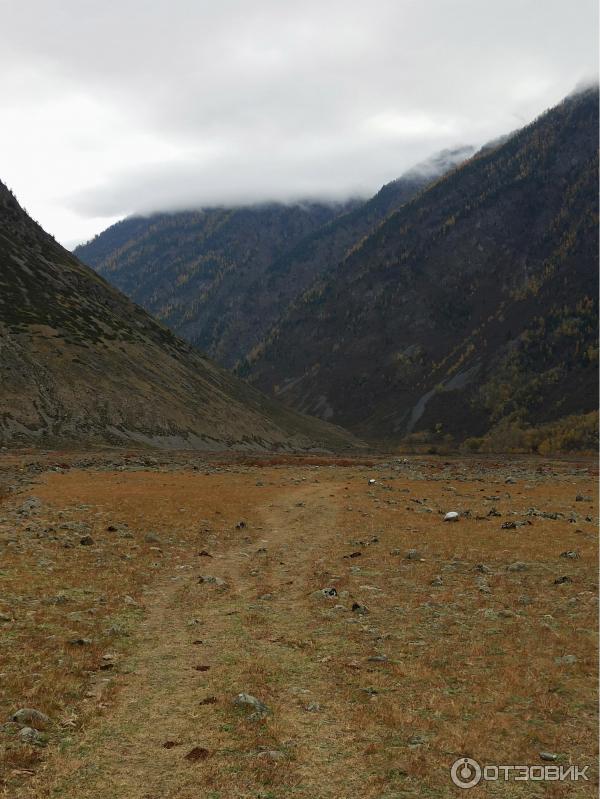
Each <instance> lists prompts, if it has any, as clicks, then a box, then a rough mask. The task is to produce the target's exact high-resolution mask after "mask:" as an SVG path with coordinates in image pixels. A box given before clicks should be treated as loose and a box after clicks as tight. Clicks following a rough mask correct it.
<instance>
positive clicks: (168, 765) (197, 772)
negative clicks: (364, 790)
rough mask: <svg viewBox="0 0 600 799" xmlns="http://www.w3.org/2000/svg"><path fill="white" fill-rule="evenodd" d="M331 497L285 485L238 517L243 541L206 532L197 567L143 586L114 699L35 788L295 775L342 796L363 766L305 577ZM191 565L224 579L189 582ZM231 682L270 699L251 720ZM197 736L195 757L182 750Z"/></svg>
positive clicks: (177, 786) (175, 791) (145, 786)
mask: <svg viewBox="0 0 600 799" xmlns="http://www.w3.org/2000/svg"><path fill="white" fill-rule="evenodd" d="M335 490H336V491H339V487H335ZM335 508H336V503H335V502H332V501H331V491H329V490H327V493H325V492H324V489H323V488H322V487H317V488H312V487H310V488H296V489H293V490H289V489H288V490H287V492H285V493H282V494H280V495H279V496H278V499H277V503H276V505H275V506H274V507H270V508H267V509H264V510H262V512H260V514H259V515H260V516H262V522H263V524H262V525H259V526H260V527H262V528H263V529H261V530H259V531H258V532H255V531H254V529H253V528H254V525H252V524H249V525H248V529H247V531H245V532H247V535H244V536H243V538H244V539H245V540H244V541H243V544H244V546H243V547H241V548H240V546H239V542H235V543H233V544H232V543H230V542H223V543H222V544H220V545H215V547H214V557H213V558H207V557H206V558H204V559H203V563H202V567H203V568H202V569H199V568H198V565H197V562H194V561H191V562H190V563H185V562H183V563H178V564H176V566H175V570H174V573H172V574H171V575H169V576H168V577H166V578H164V579H162V580H161V581H160V582H159V583H158V584H157V585H155V586H154V587H152V588H150V589H149V590H147V591H146V593H145V610H146V618H145V621H144V622H143V624H142V626H141V630H140V631H139V634H138V635H137V638H136V645H135V647H134V651H133V654H132V655H131V657H130V658H129V660H128V662H126V663H124V664H123V665H122V668H123V670H124V671H125V672H126V674H125V675H123V676H122V677H120V678H117V681H116V685H117V691H118V692H117V697H116V701H115V702H114V704H113V705H112V707H111V709H110V712H109V713H108V714H106V715H105V716H103V717H102V718H101V719H100V720H99V721H98V722H97V723H95V724H92V725H91V726H90V727H89V728H88V729H86V730H85V732H84V734H83V736H82V737H81V739H80V740H79V742H78V745H77V747H76V748H75V750H74V751H69V752H68V753H65V754H64V755H63V756H61V762H60V768H59V771H60V776H56V777H53V778H52V779H51V782H50V783H48V782H47V781H45V784H44V785H43V786H41V785H40V786H39V788H38V790H40V791H42V790H43V791H44V795H46V793H47V794H48V795H51V796H68V797H77V799H88V798H89V799H91V798H92V797H94V799H96V798H97V797H104V796H106V797H107V796H108V795H109V794H110V797H111V799H169V798H171V797H172V798H173V799H175V797H177V799H185V797H190V799H191V797H198V795H199V793H198V791H199V788H200V787H202V788H203V789H204V792H203V793H202V794H200V795H202V796H214V797H223V798H225V797H240V798H241V797H245V796H248V797H250V796H252V797H256V796H271V795H273V796H274V795H275V794H271V793H269V791H270V790H277V786H280V785H283V784H285V785H286V786H287V790H288V791H292V793H288V795H293V793H295V791H294V788H293V786H294V785H295V786H296V787H297V790H298V792H299V794H301V795H305V793H306V791H307V790H308V791H311V793H310V795H311V796H312V797H315V799H316V797H318V796H319V797H320V796H322V797H340V796H342V795H346V793H345V792H346V791H350V793H348V794H347V795H352V790H351V784H352V783H354V782H356V783H357V787H358V784H359V783H360V781H361V775H360V773H357V772H354V773H353V772H352V770H351V769H350V770H349V771H348V770H346V769H345V768H344V762H345V761H348V762H350V761H351V760H352V759H353V758H354V757H355V752H354V751H353V748H354V742H356V739H357V732H356V728H355V727H354V724H353V723H351V720H349V719H348V717H347V713H346V712H345V710H344V708H343V707H342V708H340V707H339V703H340V702H342V703H343V700H344V696H343V695H342V696H335V694H336V691H337V689H338V687H339V686H338V685H337V683H338V679H337V676H336V673H335V672H330V671H329V670H328V668H327V663H328V660H330V658H331V654H329V655H328V646H327V642H326V641H325V642H324V644H325V645H324V646H323V645H319V642H318V640H316V639H315V638H314V637H312V636H313V635H314V633H315V630H314V629H312V630H311V629H310V628H311V627H313V624H311V623H310V615H309V614H308V613H307V609H306V605H307V603H311V602H312V603H313V604H314V602H315V600H314V599H313V598H311V597H307V591H306V587H307V585H308V584H310V583H311V582H312V575H313V574H314V573H315V572H316V573H318V572H319V570H320V567H321V565H322V564H320V563H319V560H320V559H319V550H320V549H323V550H326V549H328V547H329V546H330V545H331V543H332V541H331V539H334V538H335V537H336V535H337V536H339V531H337V530H336V525H335V517H336V510H335ZM316 542H318V544H317V546H316V547H315V543H316ZM205 564H206V565H205ZM200 572H203V573H204V574H210V575H213V576H216V577H218V578H221V579H224V580H226V584H227V587H221V586H218V585H214V584H210V583H203V584H199V582H198V575H199V573H200ZM259 597H264V598H262V599H260V598H259ZM318 612H319V611H318V609H317V613H318ZM316 633H317V635H318V634H319V630H318V629H317V630H316ZM207 666H208V669H207V670H203V671H197V670H196V668H197V667H200V668H202V669H204V668H205V667H207ZM127 672H128V673H127ZM240 691H245V692H248V693H251V694H253V695H257V696H258V697H260V698H261V699H262V700H264V701H265V702H266V703H267V705H268V706H269V707H272V708H273V709H274V711H275V712H274V713H273V715H272V716H269V717H267V718H266V719H265V720H263V721H249V720H247V718H246V716H247V715H248V714H247V713H245V712H244V711H243V710H239V709H237V708H236V707H234V705H233V702H232V700H233V698H234V696H235V695H236V694H237V693H238V692H240ZM203 702H206V704H203ZM307 708H310V709H307ZM358 737H360V736H358ZM165 744H166V745H167V746H165ZM173 744H176V745H173ZM196 747H198V748H200V749H201V750H203V751H201V752H200V759H199V760H188V759H186V757H185V756H186V755H188V754H189V753H190V752H191V751H192V750H193V749H194V748H196ZM29 787H30V790H31V789H32V788H33V786H31V785H30V786H29Z"/></svg>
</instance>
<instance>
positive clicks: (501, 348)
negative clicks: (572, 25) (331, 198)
mask: <svg viewBox="0 0 600 799" xmlns="http://www.w3.org/2000/svg"><path fill="white" fill-rule="evenodd" d="M597 135H598V93H597V89H590V90H588V91H586V92H583V93H581V94H579V95H577V96H573V97H570V98H568V99H567V100H565V101H564V102H563V103H562V104H561V105H559V106H558V107H556V108H555V109H553V110H551V111H549V112H548V113H546V114H545V115H543V116H542V117H540V118H539V119H538V120H537V121H535V122H534V123H533V124H531V125H529V126H528V127H526V128H524V129H523V130H521V131H519V132H518V133H516V134H514V135H512V136H511V137H509V138H508V139H506V140H505V141H503V142H502V143H501V144H499V145H498V146H497V147H491V148H485V149H484V150H482V151H481V152H480V153H479V154H478V155H477V156H476V157H474V158H472V159H471V160H469V161H467V162H466V163H465V164H464V165H462V166H460V167H459V168H458V169H456V170H455V171H453V172H451V173H450V174H448V175H447V176H445V177H443V178H441V179H440V180H438V181H436V182H435V183H434V184H433V185H432V186H431V187H429V188H428V189H427V190H426V191H424V192H422V193H421V194H419V195H418V196H417V197H416V198H414V199H413V200H412V201H411V202H409V203H407V204H405V205H404V206H403V207H402V208H400V209H399V210H398V211H396V212H395V213H393V214H391V215H390V216H389V217H388V218H387V219H386V221H385V222H384V223H383V224H381V225H380V226H379V227H378V228H377V229H376V230H375V231H374V232H373V233H372V234H371V235H370V236H368V237H367V238H366V239H364V240H363V241H362V242H361V243H360V245H359V246H358V247H356V248H355V249H354V250H353V251H352V252H351V253H350V254H349V255H348V256H347V257H346V258H345V259H344V261H343V262H342V263H341V264H340V265H339V267H338V268H337V269H336V270H333V271H332V272H330V273H329V274H327V275H326V276H325V277H324V278H323V279H322V280H320V281H317V282H316V283H315V284H314V285H313V286H312V287H311V289H310V290H309V291H307V292H306V293H305V294H304V295H303V296H302V297H301V298H300V299H299V300H298V301H297V302H296V303H295V304H294V306H293V308H292V309H291V310H290V311H289V313H288V314H287V315H286V317H285V318H284V319H283V320H282V321H281V323H280V324H279V325H278V326H277V327H276V328H275V329H274V330H273V331H272V332H271V334H270V336H269V337H267V338H266V339H265V341H264V342H263V343H262V344H261V346H260V347H258V348H257V349H256V351H255V352H254V353H253V356H252V357H251V358H250V359H248V361H247V362H246V363H245V364H244V365H243V367H242V369H241V371H242V372H243V373H244V374H248V375H250V377H251V380H253V381H254V382H255V384H256V385H258V386H260V387H261V388H263V389H264V390H267V391H270V392H272V393H274V394H275V395H276V396H278V397H279V398H281V399H284V400H285V401H286V402H288V403H289V404H290V405H292V406H293V407H295V408H297V409H302V410H304V411H307V412H311V413H316V414H319V415H321V416H322V417H323V418H328V419H332V420H335V421H336V422H338V423H340V424H343V425H345V426H349V427H350V428H351V429H354V430H357V431H360V432H361V433H362V434H364V435H367V436H369V437H371V438H385V439H388V440H389V438H390V437H391V438H395V437H397V438H400V437H403V436H405V435H406V434H411V433H412V434H413V435H415V434H417V433H418V434H419V435H421V436H422V438H423V439H424V440H427V439H430V440H435V439H439V438H445V439H447V440H454V441H456V440H462V439H464V438H466V437H473V436H475V437H477V436H482V435H484V434H489V432H490V430H495V431H503V430H504V431H505V434H507V433H508V432H509V431H510V429H511V427H515V426H516V427H519V428H523V429H526V428H528V427H531V426H535V425H540V424H545V423H549V422H553V421H555V420H557V419H561V418H564V417H567V416H569V415H578V414H583V413H586V412H588V411H593V410H594V409H595V408H596V407H597V394H596V384H597V383H596V381H597V358H598V347H597V289H598V270H597V266H598V263H597V238H598V196H597V179H598V153H597ZM476 445H477V442H474V446H476Z"/></svg>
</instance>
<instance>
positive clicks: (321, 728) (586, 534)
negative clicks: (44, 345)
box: [0, 454, 598, 799]
mask: <svg viewBox="0 0 600 799" xmlns="http://www.w3.org/2000/svg"><path fill="white" fill-rule="evenodd" d="M61 457H62V460H61ZM160 458H161V460H160V462H158V461H155V460H154V459H147V460H144V457H143V456H140V457H139V458H136V457H134V456H129V457H127V456H125V455H123V456H119V457H118V458H117V457H116V456H115V458H113V460H112V461H111V460H110V459H107V458H106V457H103V456H100V455H89V456H87V459H86V458H83V457H75V456H68V455H63V456H56V454H54V455H48V456H45V457H41V456H36V458H34V459H32V458H31V457H30V456H27V455H18V456H17V455H15V456H6V459H5V461H4V463H3V471H2V474H1V476H2V481H3V482H2V485H3V486H4V493H3V494H2V502H1V505H0V557H1V561H0V619H1V620H0V635H1V636H2V650H1V662H0V714H1V719H0V724H2V723H3V722H4V721H6V722H7V723H6V724H4V726H3V727H2V726H0V747H1V753H2V757H3V770H2V771H0V775H1V776H0V796H5V797H10V798H11V799H13V797H15V799H17V798H18V799H22V797H27V799H30V798H31V799H38V798H39V799H41V798H42V797H44V798H46V797H47V798H50V797H69V799H71V798H72V799H100V798H101V797H102V798H103V797H110V799H192V798H193V799H197V797H200V796H201V797H207V798H210V799H245V798H246V797H248V799H249V798H250V797H253V798H254V799H256V798H257V797H261V798H262V799H268V798H270V799H284V798H287V797H298V798H302V799H346V798H347V799H354V797H366V798H367V799H370V798H371V797H372V798H373V799H397V798H398V797H413V796H424V797H446V796H457V795H464V793H465V792H464V791H460V790H459V789H458V788H455V787H454V786H453V785H452V783H451V781H450V774H449V769H450V765H451V764H452V762H453V761H454V760H455V759H456V758H457V757H459V756H469V757H473V758H475V759H476V760H478V761H479V762H480V763H483V764H485V763H489V764H512V763H514V764H541V763H543V762H544V761H543V760H542V759H541V758H540V753H542V752H544V753H550V754H552V755H556V760H555V761H553V762H556V763H557V764H563V765H568V764H578V765H581V766H583V765H588V764H589V765H590V769H589V770H588V776H589V778H590V779H589V781H588V782H585V781H580V782H578V783H569V784H559V783H540V782H537V783H527V784H526V785H524V784H522V783H508V784H504V783H503V784H496V785H494V784H493V783H488V784H486V785H482V786H480V787H478V788H477V791H478V792H479V794H480V795H482V794H485V795H494V796H500V795H502V796H508V797H511V796H513V795H514V796H525V795H526V796H547V797H561V796H595V795H596V793H597V768H596V765H595V764H596V757H597V746H596V725H597V715H596V702H597V697H596V684H597V682H596V680H597V658H596V652H597V569H598V561H597V523H598V508H597V502H596V490H597V489H596V474H597V470H596V468H595V465H592V464H591V463H589V462H586V463H583V462H581V463H575V462H569V461H542V460H518V461H512V462H507V461H502V460H499V459H495V460H481V459H479V460H477V459H472V460H468V459H466V460H459V459H438V458H410V459H408V460H406V459H401V458H392V459H389V460H387V461H384V460H383V459H377V458H375V459H372V460H371V461H370V462H369V463H368V464H361V463H360V462H358V461H357V462H353V461H352V460H349V462H346V461H344V462H341V463H340V462H338V463H335V462H334V461H331V462H328V461H327V459H323V461H322V462H319V461H317V463H315V462H313V463H306V462H302V461H295V460H294V459H293V458H289V459H282V460H283V463H282V462H280V461H279V460H277V459H273V461H274V462H253V461H252V460H250V459H248V460H246V461H245V462H230V463H229V462H217V461H212V462H211V461H201V460H199V459H194V457H192V456H189V455H188V456H185V457H183V456H182V457H181V459H179V460H178V459H177V458H176V457H172V458H169V456H164V455H161V456H160ZM32 461H35V466H33V467H32V465H31V464H32ZM63 461H64V462H63ZM50 467H52V468H53V469H54V470H52V469H51V468H50ZM370 480H371V481H374V482H369V481H370ZM31 497H34V498H35V501H33V502H30V503H29V505H27V501H28V500H30V498H31ZM448 511H457V512H459V514H460V517H459V520H458V521H457V522H444V520H443V519H444V515H445V514H446V513H447V512H448ZM88 539H89V540H88ZM322 589H326V590H322ZM240 693H245V694H249V695H250V698H254V699H256V700H258V703H257V705H253V704H252V703H250V702H249V701H246V700H243V701H238V702H234V700H235V699H236V697H237V696H238V695H239V694H240ZM24 707H31V708H35V709H38V710H39V711H41V712H43V713H45V714H47V715H48V716H49V717H50V723H49V725H48V728H47V729H46V730H44V731H41V732H39V733H38V734H37V737H36V738H35V740H29V741H27V740H23V739H22V737H21V729H22V725H19V724H17V723H13V722H10V721H9V719H10V717H11V716H12V714H13V713H15V711H17V710H18V709H19V708H24Z"/></svg>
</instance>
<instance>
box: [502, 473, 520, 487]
mask: <svg viewBox="0 0 600 799" xmlns="http://www.w3.org/2000/svg"><path fill="white" fill-rule="evenodd" d="M504 482H505V484H506V485H515V483H516V482H517V481H516V479H515V478H514V477H511V476H510V475H509V476H508V477H507V478H506V480H505V481H504Z"/></svg>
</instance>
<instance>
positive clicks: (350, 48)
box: [0, 0, 598, 245]
mask: <svg viewBox="0 0 600 799" xmlns="http://www.w3.org/2000/svg"><path fill="white" fill-rule="evenodd" d="M596 5H597V4H596V0H389V1H388V0H368V2H366V1H365V0H343V1H342V0H340V1H339V2H338V0H314V1H313V0H210V2H209V1H207V0H118V1H115V0H54V2H49V0H0V85H1V88H2V110H1V111H0V179H1V180H3V181H4V182H5V183H7V184H8V185H9V186H10V187H11V188H12V189H13V190H14V191H15V193H16V195H17V197H18V198H19V200H20V201H21V203H22V204H23V205H24V206H25V207H26V208H27V210H28V211H29V213H30V214H31V215H32V216H33V217H34V218H36V219H37V221H38V222H40V223H41V224H42V225H43V226H44V227H45V228H46V229H47V230H48V231H49V232H51V233H53V234H54V235H55V236H56V237H57V238H58V239H59V240H60V241H61V242H63V243H64V244H66V245H72V244H74V243H75V242H79V241H82V240H86V239H88V238H90V237H91V236H92V235H93V234H95V233H97V232H99V231H101V230H103V229H104V228H105V227H107V226H108V225H109V224H111V223H112V222H114V221H116V220H117V219H118V218H121V217H123V216H126V215H128V214H131V213H135V212H149V211H153V210H166V209H171V208H181V207H198V206H201V205H209V204H213V203H234V202H251V201H255V200H267V199H284V200H289V199H295V198H304V197H343V196H347V195H349V194H357V193H366V192H372V191H374V190H376V189H377V188H378V187H379V186H380V185H381V184H382V183H384V182H386V181H388V180H390V179H392V178H394V177H396V176H398V175H399V174H400V173H401V172H402V171H403V170H405V169H406V168H408V167H410V166H411V165H412V164H414V163H415V162H416V161H418V160H420V159H422V158H424V157H426V156H428V155H429V154H431V153H433V152H435V151H437V150H439V149H441V148H444V147H448V146H453V145H458V144H475V145H477V144H480V143H483V142H485V141H487V140H489V139H490V138H493V137H495V136H497V135H498V134H501V133H505V132H508V131H510V130H512V129H514V128H516V127H520V126H521V125H523V124H524V123H526V122H529V121H530V120H531V119H533V118H534V117H535V116H537V115H538V114H539V113H540V112H542V111H543V110H544V109H546V108H548V107H549V106H552V105H554V104H556V103H557V102H558V101H560V99H561V98H562V97H563V96H564V95H566V94H568V93H569V92H570V91H572V90H573V88H574V87H575V86H576V84H578V83H579V82H580V81H589V80H590V79H592V78H593V77H594V76H595V75H596V71H597V41H596V38H597V29H598V21H597V11H596Z"/></svg>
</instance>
